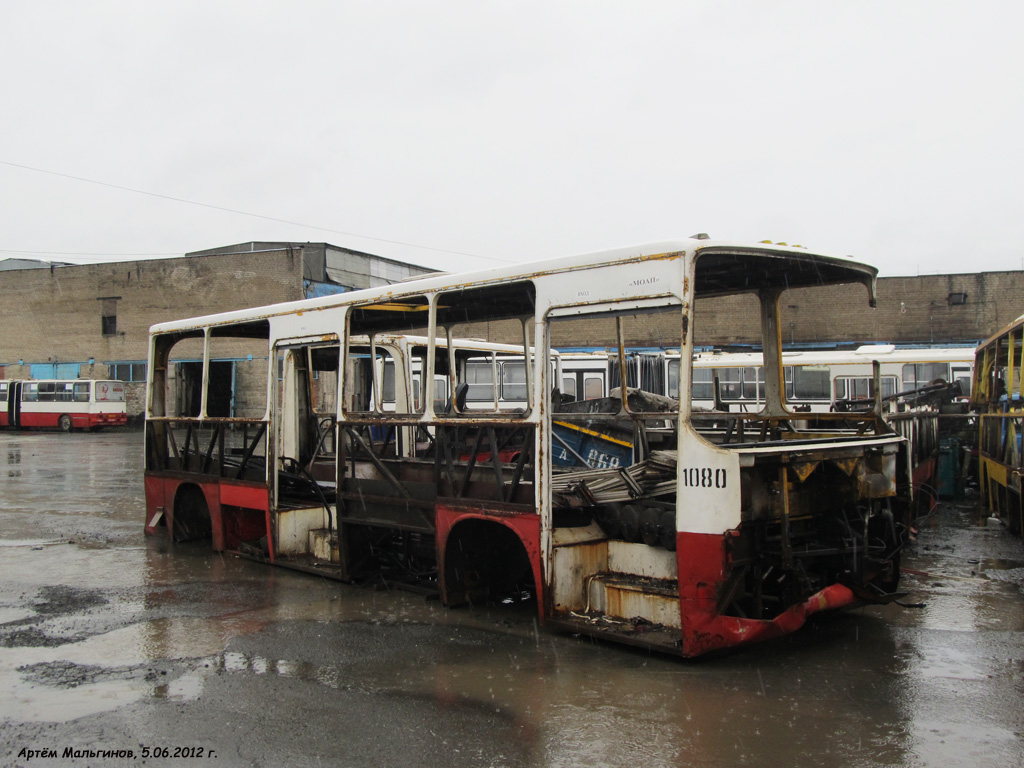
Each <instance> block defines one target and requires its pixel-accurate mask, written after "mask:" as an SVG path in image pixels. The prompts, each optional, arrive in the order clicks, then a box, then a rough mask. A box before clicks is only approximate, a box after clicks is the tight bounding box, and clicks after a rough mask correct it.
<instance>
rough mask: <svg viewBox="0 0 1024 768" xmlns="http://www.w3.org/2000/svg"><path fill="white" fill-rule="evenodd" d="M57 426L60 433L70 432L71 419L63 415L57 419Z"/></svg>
mask: <svg viewBox="0 0 1024 768" xmlns="http://www.w3.org/2000/svg"><path fill="white" fill-rule="evenodd" d="M57 426H58V427H59V428H60V431H61V432H70V431H71V417H70V416H68V415H67V414H66V413H65V414H64V415H63V416H61V417H60V418H59V419H57Z"/></svg>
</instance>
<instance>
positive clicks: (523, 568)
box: [146, 241, 912, 656]
mask: <svg viewBox="0 0 1024 768" xmlns="http://www.w3.org/2000/svg"><path fill="white" fill-rule="evenodd" d="M874 274H875V273H874V270H873V269H871V268H869V267H865V266H863V265H859V264H856V263H854V262H847V261H844V260H838V259H830V258H828V257H820V256H813V255H811V254H806V253H803V252H799V251H793V250H792V249H784V248H779V247H771V246H760V247H741V246H734V245H715V244H713V243H704V242H701V241H686V242H683V243H681V244H675V247H673V248H665V249H664V250H659V249H656V248H655V249H652V248H648V249H629V250H627V251H623V252H616V253H609V254H599V255H594V256H592V257H579V258H577V259H568V260H564V261H558V262H552V263H550V264H538V265H536V267H535V269H534V270H533V271H524V272H519V273H517V272H515V271H513V270H509V271H508V272H507V274H506V273H502V274H499V275H496V276H495V275H492V274H490V273H482V274H481V275H480V276H461V277H460V278H458V279H453V278H446V277H437V278H427V279H425V280H422V281H417V282H411V283H408V284H404V285H402V286H391V287H390V288H389V289H387V290H383V289H381V290H370V291H362V292H357V293H351V294H346V295H344V296H342V297H333V298H331V299H321V300H310V301H306V302H299V303H298V304H296V305H277V306H273V307H267V308H262V309H259V310H251V311H243V312H236V313H226V314H224V315H214V316H210V317H208V318H199V319H196V320H194V321H181V322H179V323H167V324H163V325H161V326H156V327H154V329H153V333H152V343H151V350H150V361H149V362H150V365H149V370H150V386H149V401H148V406H147V434H146V451H147V459H146V461H147V464H146V466H147V472H146V492H147V531H148V532H149V533H165V534H166V535H169V536H171V537H173V538H174V539H176V540H186V539H194V538H210V539H211V540H212V543H213V546H214V548H215V549H217V550H227V551H235V552H239V553H242V554H246V555H248V556H251V557H254V558H257V559H262V560H266V561H268V562H273V563H277V564H282V565H289V566H292V567H296V568H300V569H306V570H311V571H313V572H316V573H320V574H324V575H330V576H335V577H337V578H340V579H343V580H348V581H356V582H367V581H379V580H383V581H385V582H388V583H401V584H405V585H408V586H410V587H413V588H417V589H424V590H429V591H434V592H437V593H439V594H440V596H441V598H442V600H443V602H444V603H445V604H446V605H450V606H457V605H463V604H472V603H477V602H482V601H487V600H515V601H520V600H523V599H524V598H525V599H527V600H528V601H529V602H531V604H535V607H536V611H537V614H538V617H539V619H540V620H541V621H542V622H546V623H548V624H550V625H552V626H554V627H556V628H561V629H568V630H571V631H574V632H586V633H590V634H594V635H597V636H600V637H604V638H607V639H611V640H618V641H622V642H626V643H633V644H639V645H643V646H646V647H650V648H656V649H659V650H664V651H668V652H672V653H678V654H682V655H685V656H695V655H699V654H701V653H705V652H707V651H710V650H716V649H719V648H725V647H729V646H733V645H738V644H742V643H746V642H750V641H754V640H759V639H766V638H769V637H773V636H778V635H781V634H785V633H786V632H789V631H792V630H793V629H795V628H796V627H798V626H799V625H800V624H801V623H803V621H804V619H805V618H806V617H807V616H808V615H810V614H811V613H814V612H816V611H818V610H821V609H824V608H836V607H842V606H844V605H849V604H852V603H854V602H857V601H860V600H865V599H873V598H883V599H884V597H885V596H886V595H887V594H888V593H890V592H891V591H892V590H893V589H894V588H895V586H896V583H897V581H898V577H899V552H900V549H901V547H902V544H903V541H904V536H905V527H906V525H907V523H908V517H907V515H908V514H909V512H908V510H909V508H910V507H909V504H910V500H911V495H912V484H911V479H910V462H909V457H908V454H907V446H906V441H905V440H904V439H902V438H901V437H900V436H899V435H898V434H896V433H894V431H893V430H892V429H891V428H890V427H889V426H888V425H887V424H886V423H885V421H884V420H883V419H882V418H881V408H880V404H878V407H875V408H872V409H871V410H867V411H861V412H855V413H822V414H818V416H819V417H820V418H818V419H816V421H815V422H814V425H813V428H807V425H806V424H804V423H802V422H800V421H799V420H798V418H797V414H795V413H794V412H793V411H792V410H790V409H788V408H787V406H786V404H785V398H784V393H785V387H786V382H785V379H784V371H783V366H782V365H781V341H780V337H779V333H778V312H779V301H780V296H781V295H782V294H783V292H784V290H786V289H787V288H790V287H812V286H816V285H831V284H837V283H860V284H862V285H864V286H866V287H867V289H868V292H869V297H870V293H871V291H872V290H873V284H874ZM751 276H756V279H754V278H752V277H751ZM732 295H745V296H747V297H748V298H749V301H750V310H751V311H750V313H749V314H750V316H751V317H752V318H753V320H754V324H755V331H756V332H757V333H758V334H759V335H760V336H761V337H762V339H763V347H764V350H765V351H764V354H763V370H764V371H765V372H766V376H765V383H764V394H765V398H764V403H763V404H762V406H761V407H760V408H759V409H758V410H756V411H728V412H723V411H699V410H697V409H694V408H693V407H692V405H691V398H689V397H684V398H681V399H680V398H678V397H671V396H668V395H666V394H660V393H656V392H649V391H645V390H644V389H642V388H641V387H640V386H637V387H631V386H628V384H629V382H627V386H626V387H621V386H615V387H612V388H611V389H610V390H608V391H605V390H604V389H603V388H602V389H601V391H600V393H599V391H598V387H597V386H596V385H594V384H593V383H588V379H586V378H585V377H584V376H583V375H582V373H580V374H579V375H576V374H572V375H567V374H566V372H567V371H568V370H571V369H572V366H570V365H569V364H568V362H567V361H568V360H570V359H572V358H573V355H574V354H575V353H574V350H578V349H579V348H580V347H581V346H582V345H583V344H584V343H585V344H586V345H587V346H592V347H597V348H603V349H605V350H607V352H608V354H609V355H611V356H613V357H615V358H616V359H617V360H618V363H619V365H620V367H621V368H624V367H625V366H626V361H627V359H628V358H629V357H630V356H631V355H632V354H634V352H635V351H636V350H641V349H650V348H651V347H655V346H656V347H658V348H660V349H662V350H665V351H666V353H667V354H668V355H669V356H673V357H674V358H675V359H676V360H684V361H690V360H691V357H692V350H693V348H694V345H695V344H699V343H700V341H699V333H700V329H698V328H695V327H694V326H693V315H694V311H693V310H694V305H695V303H697V302H700V301H714V300H716V299H717V298H718V297H721V296H732ZM479 338H486V339H489V340H491V341H495V342H499V341H500V342H501V345H500V346H499V345H498V344H496V343H495V344H492V345H491V346H490V347H488V344H489V342H488V343H475V342H471V341H468V340H471V339H479ZM219 356H221V357H223V356H229V357H232V358H234V359H238V358H240V357H241V358H242V359H250V360H252V361H253V362H254V363H255V364H256V365H254V366H253V371H252V373H251V375H252V376H253V378H254V379H255V380H257V381H258V380H260V378H261V377H262V381H263V382H264V387H263V388H262V392H263V393H264V396H263V397H262V398H261V397H256V396H253V397H250V398H249V399H248V400H245V402H243V403H242V405H244V406H245V407H241V406H239V407H237V408H236V410H235V412H234V413H233V414H232V415H230V416H224V415H215V414H214V412H212V411H211V406H212V405H213V404H214V403H216V402H219V401H222V400H223V399H224V397H225V394H224V393H223V392H218V391H217V388H218V387H222V386H223V381H221V382H220V383H219V384H218V383H217V380H215V379H214V378H213V377H211V376H210V371H211V370H212V368H211V366H212V363H213V362H214V361H215V360H216V359H217V358H218V357H219ZM177 358H189V359H196V358H198V359H200V360H202V361H204V362H203V364H202V366H199V367H198V369H197V371H196V375H197V376H198V381H196V380H194V379H193V380H190V381H182V380H180V379H181V378H183V377H184V376H185V372H184V371H183V369H182V368H181V367H180V366H178V367H176V366H175V364H174V361H175V359H177ZM589 359H593V358H589ZM563 362H565V363H566V364H565V367H564V368H563ZM576 370H577V372H579V371H581V370H582V369H581V368H579V367H577V369H576ZM594 370H597V367H596V366H595V369H594ZM506 371H507V375H506ZM676 376H677V382H678V383H677V391H684V392H688V391H689V390H690V387H691V382H692V381H693V380H694V379H693V377H692V366H691V365H685V366H677V374H676ZM876 378H877V372H876ZM235 383H237V382H235ZM506 385H507V389H506ZM255 389H257V390H259V389H260V388H259V387H256V388H255ZM570 390H571V391H570ZM182 391H187V392H190V393H191V394H190V395H189V396H188V397H187V398H183V397H182V395H181V392H182ZM598 394H599V395H600V396H596V395H598ZM587 395H595V396H593V397H588V396H587ZM235 399H236V400H237V399H238V398H235ZM186 401H187V402H188V406H189V407H188V410H183V407H182V404H183V403H185V402H186Z"/></svg>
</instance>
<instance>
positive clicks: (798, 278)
mask: <svg viewBox="0 0 1024 768" xmlns="http://www.w3.org/2000/svg"><path fill="white" fill-rule="evenodd" d="M675 253H689V255H690V256H691V258H693V257H697V256H700V257H702V258H704V259H707V261H701V265H702V267H703V268H702V269H701V271H700V272H699V274H698V280H697V285H696V286H695V289H696V294H697V295H698V296H715V295H727V294H730V293H742V292H747V291H752V290H756V289H758V288H760V287H763V286H777V287H780V288H783V287H794V288H795V287H801V286H809V285H827V284H836V283H855V282H856V283H862V284H864V285H866V286H867V287H868V290H869V294H870V300H871V303H872V304H873V303H874V281H875V277H876V275H877V272H878V271H877V270H876V269H875V268H874V267H871V266H869V265H866V264H862V263H860V262H856V261H853V260H850V259H845V258H837V257H832V256H825V255H824V254H817V253H813V252H810V251H807V250H806V249H803V248H799V247H795V246H782V245H775V244H770V243H755V244H750V243H735V242H727V241H715V240H708V239H694V238H687V239H683V240H674V241H664V242H655V243H648V244H644V245H637V246H632V247H628V248H618V249H614V250H609V251H600V252H596V253H588V254H582V255H577V256H567V257H561V258H555V259H549V260H544V261H536V262H532V263H528V264H519V265H507V266H501V267H493V268H490V269H486V270H481V271H476V272H467V273H463V274H459V275H448V274H441V275H437V274H434V275H425V276H423V278H422V279H418V280H411V281H407V282H401V283H396V284H393V285H388V286H381V287H377V288H366V289H362V290H359V291H350V292H347V293H341V294H335V295H332V296H325V297H320V298H313V299H300V300H297V301H292V302H285V303H281V304H272V305H268V306H263V307H255V308H251V309H241V310H234V311H230V312H223V313H218V314H213V315H206V316H202V317H193V318H188V319H185V320H177V321H170V322H164V323H157V324H155V325H153V326H152V327H151V328H150V332H151V333H172V332H175V331H185V330H194V329H196V328H197V327H203V326H207V325H223V324H229V323H239V322H246V321H250V320H261V319H268V318H270V317H274V316H278V315H283V314H293V313H296V312H305V311H316V310H320V309H325V308H329V307H335V306H344V305H348V304H353V303H364V302H365V303H372V302H375V301H381V300H387V299H391V298H397V297H399V296H411V295H417V294H423V293H432V292H437V291H446V290H458V289H464V288H469V287H474V286H478V285H487V284H492V285H493V284H495V283H508V282H513V281H516V280H527V279H531V278H537V277H541V276H545V275H552V274H557V273H560V272H568V271H574V270H580V269H587V268H592V267H600V266H611V265H615V264H626V263H630V262H639V261H645V260H648V259H654V258H657V257H660V256H664V255H665V254H675ZM715 256H717V257H718V258H717V260H716V259H715V258H714V257H715ZM708 257H711V258H710V259H708ZM744 260H749V261H757V262H758V264H757V265H756V267H754V266H751V268H749V269H745V268H738V262H739V263H742V262H743V261H744ZM705 265H706V266H705Z"/></svg>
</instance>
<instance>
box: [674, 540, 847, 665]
mask: <svg viewBox="0 0 1024 768" xmlns="http://www.w3.org/2000/svg"><path fill="white" fill-rule="evenodd" d="M728 536H729V534H724V535H723V534H702V533H678V534H677V535H676V542H677V544H676V552H677V555H678V563H679V607H680V612H681V619H682V651H683V655H684V656H699V655H700V654H702V653H707V652H709V651H715V650H720V649H723V648H731V647H734V646H737V645H744V644H746V643H753V642H757V641H760V640H769V639H771V638H775V637H781V636H782V635H786V634H789V633H791V632H794V631H796V630H797V629H799V628H800V627H801V626H802V625H803V624H804V622H805V621H806V620H807V617H808V616H810V615H811V614H814V613H817V612H818V611H823V610H829V609H834V608H842V607H843V606H847V605H850V604H852V603H853V602H855V600H856V597H855V596H854V594H853V592H851V591H850V590H849V589H848V588H847V587H844V586H843V585H841V584H832V585H830V586H828V587H826V588H825V589H823V590H821V591H819V592H817V593H815V594H814V595H812V596H811V597H810V598H808V599H807V600H806V601H804V602H803V603H799V604H797V605H793V606H791V607H790V608H788V609H786V610H785V611H783V612H782V613H781V614H779V615H778V616H776V617H775V618H774V619H772V620H771V621H763V620H758V619H743V618H739V617H736V616H723V615H721V614H719V613H718V595H719V593H720V588H721V587H722V585H723V583H724V582H725V579H726V575H727V554H726V546H725V545H726V540H727V539H728Z"/></svg>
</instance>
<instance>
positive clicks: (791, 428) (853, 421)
mask: <svg viewBox="0 0 1024 768" xmlns="http://www.w3.org/2000/svg"><path fill="white" fill-rule="evenodd" d="M690 420H691V421H692V422H693V424H694V425H695V426H696V427H697V428H698V430H701V428H702V425H707V424H709V423H716V424H717V423H719V422H726V423H727V426H726V428H725V430H724V431H722V432H721V433H722V435H723V436H724V438H725V439H724V440H723V441H722V443H721V444H722V445H732V444H743V443H747V442H753V443H764V442H771V441H773V440H777V439H783V436H787V438H786V439H793V440H801V439H802V440H813V439H816V438H820V437H821V436H822V435H828V436H829V437H832V436H834V435H835V431H834V430H833V431H824V430H822V429H820V428H818V429H816V428H815V427H813V426H811V427H800V426H798V425H797V424H795V423H794V422H801V421H811V422H821V423H827V422H834V423H835V424H836V427H837V428H842V427H844V426H846V427H848V428H849V431H850V433H851V434H856V435H858V436H863V435H866V434H875V435H882V434H886V433H887V432H889V431H890V430H889V429H887V428H886V426H885V424H884V420H883V419H880V418H878V417H877V416H876V415H875V414H874V413H873V412H871V411H863V412H850V413H791V414H789V415H787V416H769V415H766V414H763V413H733V412H722V413H717V412H715V413H694V414H692V415H691V416H690ZM747 424H753V425H754V426H755V427H756V429H755V430H754V432H753V434H752V436H751V438H750V439H748V436H747ZM701 431H703V430H701ZM716 434H717V432H716ZM734 436H735V438H736V440H735V441H734V440H733V437H734Z"/></svg>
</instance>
